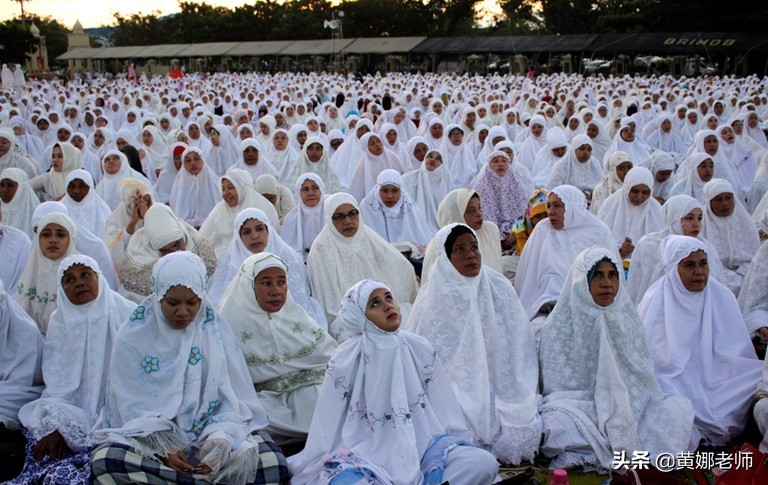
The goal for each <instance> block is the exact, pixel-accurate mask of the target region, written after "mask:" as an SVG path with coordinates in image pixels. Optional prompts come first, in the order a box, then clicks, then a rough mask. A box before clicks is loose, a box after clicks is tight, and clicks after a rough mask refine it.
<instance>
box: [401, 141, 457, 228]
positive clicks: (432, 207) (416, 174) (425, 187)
mask: <svg viewBox="0 0 768 485" xmlns="http://www.w3.org/2000/svg"><path fill="white" fill-rule="evenodd" d="M430 152H436V153H438V154H439V155H440V156H441V158H442V154H441V153H440V152H438V151H436V150H430V151H428V152H427V154H426V155H425V156H424V158H425V159H426V157H427V155H429V153H430ZM453 188H454V185H453V178H452V177H451V174H450V173H448V168H447V167H446V165H445V163H441V164H440V166H439V167H437V168H436V169H434V170H432V171H431V172H430V171H429V170H428V169H427V167H426V165H424V163H423V162H422V163H421V164H420V165H419V168H418V169H416V170H413V171H411V172H407V173H405V174H403V189H404V190H405V191H406V192H408V194H409V195H410V196H411V198H412V199H413V202H414V204H416V206H418V207H419V208H420V209H421V213H422V214H423V215H424V221H425V223H426V224H427V228H428V230H429V232H430V233H434V232H437V231H438V230H439V229H440V226H438V224H437V208H438V206H439V205H440V202H442V200H443V199H444V198H445V196H446V195H448V193H449V192H450V191H451V190H453Z"/></svg>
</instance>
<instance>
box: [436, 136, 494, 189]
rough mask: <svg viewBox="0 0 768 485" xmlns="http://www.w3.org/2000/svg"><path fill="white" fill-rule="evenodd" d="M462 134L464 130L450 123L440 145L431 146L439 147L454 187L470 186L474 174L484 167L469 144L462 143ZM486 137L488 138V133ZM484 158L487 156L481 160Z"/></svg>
mask: <svg viewBox="0 0 768 485" xmlns="http://www.w3.org/2000/svg"><path fill="white" fill-rule="evenodd" d="M496 128H499V129H500V127H494V128H493V129H496ZM464 136H465V135H464V132H463V131H462V130H461V128H460V127H459V125H457V124H455V123H452V124H450V125H448V127H447V128H446V134H445V136H444V137H443V142H442V144H441V145H440V147H439V148H437V147H433V149H439V150H440V153H441V154H442V155H443V163H445V164H446V169H447V170H448V171H449V172H450V173H451V174H452V175H453V184H454V185H455V186H456V187H470V186H471V185H472V183H473V181H474V179H475V176H476V175H477V174H478V172H480V170H481V169H482V168H483V167H484V166H483V165H481V164H479V163H478V161H477V158H476V157H475V156H474V155H473V154H472V149H471V148H470V146H469V145H467V144H466V143H464ZM488 138H490V135H489V136H488ZM488 138H486V143H488ZM491 151H493V150H491ZM483 152H484V151H483ZM481 153H482V152H481ZM489 153H490V152H489ZM486 159H487V157H486V158H484V159H483V160H486Z"/></svg>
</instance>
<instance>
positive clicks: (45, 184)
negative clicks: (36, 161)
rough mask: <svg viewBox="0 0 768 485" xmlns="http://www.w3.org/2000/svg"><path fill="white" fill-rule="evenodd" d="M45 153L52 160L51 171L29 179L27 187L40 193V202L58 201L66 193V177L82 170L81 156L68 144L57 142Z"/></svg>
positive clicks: (78, 151)
mask: <svg viewBox="0 0 768 485" xmlns="http://www.w3.org/2000/svg"><path fill="white" fill-rule="evenodd" d="M46 153H47V155H48V156H50V157H51V158H52V162H51V169H50V170H49V171H48V172H45V173H44V174H42V175H38V176H37V177H35V178H33V179H31V180H30V181H29V186H30V187H31V188H32V190H34V191H35V192H42V200H59V199H61V198H62V197H64V195H65V194H66V193H67V185H66V178H67V175H69V173H70V172H72V171H73V170H77V169H78V168H83V154H82V153H80V150H78V149H77V148H75V146H74V145H73V144H71V143H69V142H57V143H55V144H54V145H52V146H51V147H50V148H49V149H48V150H47V151H46Z"/></svg>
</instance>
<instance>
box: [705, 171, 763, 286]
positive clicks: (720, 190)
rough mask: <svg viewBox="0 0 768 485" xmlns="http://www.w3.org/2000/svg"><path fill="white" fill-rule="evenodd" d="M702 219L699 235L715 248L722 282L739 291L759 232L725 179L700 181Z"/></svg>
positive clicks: (758, 240) (758, 244)
mask: <svg viewBox="0 0 768 485" xmlns="http://www.w3.org/2000/svg"><path fill="white" fill-rule="evenodd" d="M702 192H703V194H702V196H703V198H704V223H703V224H702V229H701V235H702V236H703V237H704V238H706V239H707V240H708V241H710V242H711V243H712V245H713V246H714V247H715V249H716V250H717V254H718V256H719V257H720V261H721V262H722V263H723V270H724V273H725V280H724V284H725V286H727V287H728V288H730V290H731V291H733V293H734V294H735V295H738V294H739V291H740V290H741V284H742V282H743V281H744V276H745V275H746V274H747V270H748V269H749V264H750V262H751V261H752V260H753V259H754V257H755V254H757V251H758V249H760V236H759V235H758V233H757V228H756V227H755V224H754V222H752V218H751V217H750V215H749V213H748V212H747V210H746V209H744V207H743V206H742V205H741V204H739V203H737V202H736V195H735V194H734V190H733V186H732V185H731V184H730V182H728V181H727V180H723V179H712V180H710V181H709V182H707V183H706V185H704V190H703V191H702Z"/></svg>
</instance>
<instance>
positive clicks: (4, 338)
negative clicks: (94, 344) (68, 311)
mask: <svg viewBox="0 0 768 485" xmlns="http://www.w3.org/2000/svg"><path fill="white" fill-rule="evenodd" d="M42 357H43V338H42V335H40V331H39V330H38V329H37V326H36V325H35V322H34V320H32V318H31V317H30V316H29V315H28V314H27V313H26V312H25V311H24V310H23V309H22V308H21V307H20V306H19V305H18V304H17V303H16V302H15V301H14V299H13V296H11V295H9V294H8V293H7V292H6V290H5V284H4V282H3V280H2V279H0V369H2V374H1V375H2V377H0V429H2V430H3V435H4V436H3V439H2V441H0V444H2V445H3V448H4V449H5V453H6V454H7V455H6V456H5V457H3V458H4V459H3V462H4V463H6V464H10V463H13V465H12V466H6V467H5V469H3V470H0V479H2V480H10V479H11V478H14V477H15V476H16V475H18V474H19V472H21V470H22V467H23V465H24V460H23V458H22V457H23V456H24V437H23V436H22V434H21V432H20V431H19V430H18V429H19V427H20V423H19V416H18V414H19V409H20V408H21V407H22V406H24V405H25V404H27V403H28V402H30V401H32V400H34V399H37V398H38V397H40V393H41V392H42V390H43V387H44V383H43V373H42V370H41V364H42ZM11 453H14V454H15V455H16V456H15V457H16V459H14V458H12V457H10V456H8V455H11ZM11 456H12V455H11ZM14 462H15V463H14Z"/></svg>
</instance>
